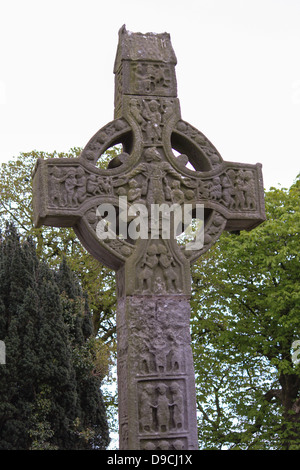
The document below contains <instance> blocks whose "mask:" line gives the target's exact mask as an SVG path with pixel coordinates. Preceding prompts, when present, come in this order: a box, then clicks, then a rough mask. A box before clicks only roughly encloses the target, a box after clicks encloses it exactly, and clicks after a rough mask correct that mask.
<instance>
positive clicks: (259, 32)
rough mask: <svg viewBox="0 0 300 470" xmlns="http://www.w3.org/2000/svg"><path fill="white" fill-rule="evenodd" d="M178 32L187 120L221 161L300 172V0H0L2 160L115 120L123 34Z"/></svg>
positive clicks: (60, 147) (283, 174)
mask: <svg viewBox="0 0 300 470" xmlns="http://www.w3.org/2000/svg"><path fill="white" fill-rule="evenodd" d="M123 24H126V27H127V29H128V30H130V31H133V32H137V31H140V32H143V33H146V32H148V31H152V32H156V33H162V32H168V33H170V34H171V41H172V44H173V48H174V50H175V53H176V56H177V60H178V64H177V67H176V74H177V83H178V96H179V99H180V103H181V112H182V118H183V119H184V120H186V121H188V122H189V123H190V124H192V125H193V126H194V127H196V128H197V129H199V130H200V131H201V132H203V133H204V134H205V135H206V137H208V139H209V140H210V141H211V142H212V143H213V144H214V145H215V146H216V147H217V149H218V150H219V152H220V153H221V155H222V157H223V159H224V160H228V161H236V162H246V163H256V162H261V163H262V164H263V174H264V183H265V187H266V188H267V189H268V188H269V187H270V186H272V185H275V186H278V185H279V184H281V185H282V186H284V187H289V186H290V185H291V184H292V183H293V180H294V179H295V178H296V176H297V173H298V172H299V170H300V165H299V156H300V0H185V1H183V0H180V1H179V0H152V1H151V2H149V1H148V2H145V1H143V0H114V1H111V2H110V1H102V0H97V1H96V0H26V1H25V0H0V44H1V47H0V162H3V161H8V160H9V159H11V158H12V157H13V156H14V155H18V154H19V153H20V152H27V151H31V150H34V149H36V150H43V151H51V152H52V151H54V150H57V151H67V150H69V148H71V147H75V146H78V147H84V146H85V145H86V143H87V142H88V140H89V139H90V138H91V137H92V136H93V135H94V133H95V132H96V131H97V130H98V129H100V128H101V127H102V126H104V125H105V124H106V123H107V122H109V121H111V120H112V119H113V100H114V75H113V64H114V59H115V54H116V47H117V42H118V30H119V28H120V27H121V26H122V25H123Z"/></svg>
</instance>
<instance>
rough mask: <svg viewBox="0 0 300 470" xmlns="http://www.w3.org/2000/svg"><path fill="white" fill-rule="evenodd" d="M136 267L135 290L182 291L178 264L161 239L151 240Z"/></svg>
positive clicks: (151, 291)
mask: <svg viewBox="0 0 300 470" xmlns="http://www.w3.org/2000/svg"><path fill="white" fill-rule="evenodd" d="M137 268H138V273H139V275H138V289H137V292H139V291H141V292H144V293H156V294H161V293H167V292H168V293H175V292H177V293H180V292H182V284H181V281H180V266H179V264H178V262H177V261H176V260H175V259H174V257H173V256H172V254H171V253H170V251H169V250H168V248H167V247H166V245H165V244H164V243H163V242H162V241H158V242H157V243H155V241H152V243H151V244H150V245H149V246H148V249H147V251H146V253H145V255H144V256H143V258H142V260H141V262H140V263H139V265H138V266H137Z"/></svg>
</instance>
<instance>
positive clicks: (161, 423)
mask: <svg viewBox="0 0 300 470" xmlns="http://www.w3.org/2000/svg"><path fill="white" fill-rule="evenodd" d="M167 389H168V387H167V386H166V384H164V383H159V384H158V385H157V387H156V390H157V393H158V396H157V406H156V408H157V424H158V430H159V432H167V431H169V421H170V406H169V399H168V397H167Z"/></svg>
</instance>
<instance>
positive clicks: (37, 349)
mask: <svg viewBox="0 0 300 470" xmlns="http://www.w3.org/2000/svg"><path fill="white" fill-rule="evenodd" d="M0 313H1V314H0V337H1V339H2V340H3V341H4V342H5V345H6V365H4V366H1V368H0V449H18V450H20V449H91V448H100V449H105V448H106V446H107V445H108V441H109V437H108V427H107V422H106V414H105V407H104V403H103V399H102V394H101V390H100V385H101V379H102V378H103V375H104V374H102V375H100V374H95V373H94V356H95V355H96V354H97V351H98V346H99V345H97V344H95V338H94V335H92V322H91V315H90V312H89V309H88V304H87V301H86V298H85V296H84V295H83V293H82V291H81V288H80V285H79V283H78V281H76V279H75V277H74V275H73V274H72V272H71V271H70V269H69V268H68V266H67V264H66V262H65V261H63V262H62V263H61V266H60V267H59V269H58V270H57V271H54V270H53V269H50V268H49V266H48V264H47V263H46V262H44V261H41V260H39V258H38V257H37V255H36V252H35V246H34V243H33V242H32V240H30V239H27V240H26V239H25V240H24V241H23V242H21V241H20V237H19V235H18V233H17V231H16V229H15V228H14V227H13V226H12V225H9V226H8V228H7V229H6V231H5V233H4V234H3V236H2V238H1V242H0Z"/></svg>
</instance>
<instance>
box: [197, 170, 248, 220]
mask: <svg viewBox="0 0 300 470" xmlns="http://www.w3.org/2000/svg"><path fill="white" fill-rule="evenodd" d="M197 196H198V198H199V199H207V200H211V201H216V202H219V203H220V204H222V205H224V206H225V207H227V208H228V209H229V210H234V211H249V210H255V209H256V202H255V179H254V174H253V171H252V170H235V169H230V170H227V171H226V172H225V173H222V174H220V175H219V176H214V177H213V178H205V179H203V180H199V182H198V187H197Z"/></svg>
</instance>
